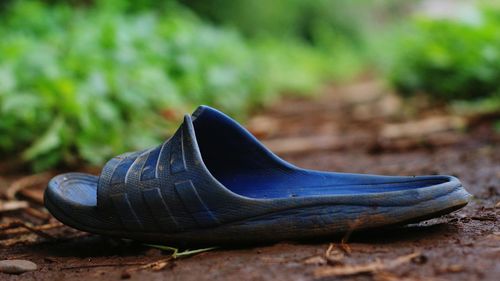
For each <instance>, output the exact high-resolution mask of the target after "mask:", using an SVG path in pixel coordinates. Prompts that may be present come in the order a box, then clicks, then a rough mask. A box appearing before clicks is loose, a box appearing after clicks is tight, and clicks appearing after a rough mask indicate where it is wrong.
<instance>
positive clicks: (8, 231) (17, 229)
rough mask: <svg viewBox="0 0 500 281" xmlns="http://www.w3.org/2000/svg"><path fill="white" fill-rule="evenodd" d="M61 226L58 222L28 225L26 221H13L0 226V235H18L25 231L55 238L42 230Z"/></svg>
mask: <svg viewBox="0 0 500 281" xmlns="http://www.w3.org/2000/svg"><path fill="white" fill-rule="evenodd" d="M61 226H63V224H61V223H59V222H56V223H49V224H44V225H38V226H30V225H28V224H27V223H24V222H22V221H13V222H10V223H9V224H7V225H2V226H0V236H7V235H19V234H26V233H30V232H32V233H35V234H37V235H38V236H41V237H43V238H47V239H55V237H54V236H52V235H50V234H48V233H46V232H44V231H45V230H49V229H53V228H58V227H61Z"/></svg>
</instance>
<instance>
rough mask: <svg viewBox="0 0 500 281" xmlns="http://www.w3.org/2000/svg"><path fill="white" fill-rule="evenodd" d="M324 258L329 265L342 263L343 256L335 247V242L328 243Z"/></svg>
mask: <svg viewBox="0 0 500 281" xmlns="http://www.w3.org/2000/svg"><path fill="white" fill-rule="evenodd" d="M325 258H326V260H327V262H328V264H330V265H338V264H342V259H343V258H344V254H343V253H342V252H340V251H339V250H338V249H335V244H333V243H330V246H328V249H327V250H326V252H325Z"/></svg>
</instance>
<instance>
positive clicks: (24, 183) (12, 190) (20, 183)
mask: <svg viewBox="0 0 500 281" xmlns="http://www.w3.org/2000/svg"><path fill="white" fill-rule="evenodd" d="M51 176H52V172H45V173H41V174H35V175H31V176H27V177H23V178H20V179H18V180H16V181H14V182H13V183H12V184H11V185H10V186H9V188H8V189H7V191H6V192H5V196H6V197H7V199H10V200H13V199H15V197H16V194H17V193H18V192H19V191H20V190H22V189H25V188H27V187H31V186H36V185H41V184H44V183H46V182H47V181H48V180H49V179H50V177H51Z"/></svg>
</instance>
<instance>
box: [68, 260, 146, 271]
mask: <svg viewBox="0 0 500 281" xmlns="http://www.w3.org/2000/svg"><path fill="white" fill-rule="evenodd" d="M148 264H150V263H145V262H116V263H94V264H82V265H70V266H64V267H61V268H60V269H61V270H69V269H81V268H93V267H114V266H136V265H140V266H146V265H148Z"/></svg>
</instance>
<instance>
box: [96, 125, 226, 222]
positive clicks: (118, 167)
mask: <svg viewBox="0 0 500 281" xmlns="http://www.w3.org/2000/svg"><path fill="white" fill-rule="evenodd" d="M192 126H193V125H192V123H191V119H190V116H186V117H185V119H184V123H183V124H182V125H181V127H180V128H179V129H178V130H177V132H176V133H175V134H174V135H173V136H172V137H171V138H170V139H169V140H167V141H166V142H164V143H163V144H162V145H160V146H158V147H155V148H152V149H149V150H145V151H140V152H135V153H128V154H123V155H120V156H118V157H115V158H113V159H111V160H110V161H109V162H108V163H107V164H106V165H105V166H104V168H103V171H102V173H101V176H100V179H99V183H98V192H97V194H98V197H97V202H98V207H99V208H100V209H101V210H103V211H104V212H106V213H109V214H110V215H112V216H118V217H119V219H120V220H121V221H122V223H123V226H124V228H127V229H129V230H131V231H133V230H137V231H165V232H169V231H181V230H184V229H186V228H192V227H210V226H214V225H217V224H219V223H220V221H219V219H218V218H217V215H216V214H214V213H213V212H212V210H211V208H210V206H208V205H207V203H206V202H205V201H204V198H203V196H202V195H200V193H199V191H198V189H199V187H200V185H203V186H204V187H205V186H206V185H207V183H210V181H211V180H212V178H211V177H210V175H208V174H207V171H206V170H205V169H203V168H202V165H201V158H200V156H199V151H198V147H197V145H196V139H195V135H194V129H193V127H192ZM208 185H210V184H208ZM205 189H206V188H205Z"/></svg>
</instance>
